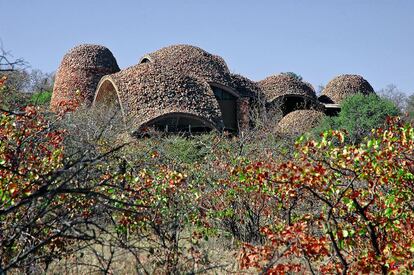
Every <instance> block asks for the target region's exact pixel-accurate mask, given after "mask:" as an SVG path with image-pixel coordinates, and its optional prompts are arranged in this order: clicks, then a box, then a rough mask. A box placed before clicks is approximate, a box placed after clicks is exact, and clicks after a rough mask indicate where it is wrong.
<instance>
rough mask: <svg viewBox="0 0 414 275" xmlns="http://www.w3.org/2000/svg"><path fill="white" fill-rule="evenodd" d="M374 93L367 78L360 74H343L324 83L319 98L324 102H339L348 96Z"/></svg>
mask: <svg viewBox="0 0 414 275" xmlns="http://www.w3.org/2000/svg"><path fill="white" fill-rule="evenodd" d="M357 93H362V94H365V95H367V94H371V93H374V89H373V88H372V86H371V84H369V82H368V81H367V80H365V79H364V78H363V77H362V76H360V75H351V74H344V75H340V76H337V77H335V78H334V79H332V80H331V81H329V83H328V84H327V85H326V87H325V89H324V90H323V91H322V95H321V96H320V98H319V100H320V101H321V102H324V103H338V104H339V103H341V102H342V100H343V99H344V98H346V97H348V96H351V95H354V94H357Z"/></svg>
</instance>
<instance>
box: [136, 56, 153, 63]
mask: <svg viewBox="0 0 414 275" xmlns="http://www.w3.org/2000/svg"><path fill="white" fill-rule="evenodd" d="M151 62H152V60H151V57H150V56H149V55H147V54H146V55H144V56H143V57H141V59H140V60H139V62H138V64H142V63H151Z"/></svg>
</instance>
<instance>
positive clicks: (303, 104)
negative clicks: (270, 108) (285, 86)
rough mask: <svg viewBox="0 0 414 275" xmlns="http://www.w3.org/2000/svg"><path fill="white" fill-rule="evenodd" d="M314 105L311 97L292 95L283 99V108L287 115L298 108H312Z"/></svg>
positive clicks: (284, 113)
mask: <svg viewBox="0 0 414 275" xmlns="http://www.w3.org/2000/svg"><path fill="white" fill-rule="evenodd" d="M313 106H314V104H313V102H312V101H311V100H309V99H306V98H303V97H296V96H291V97H286V98H284V99H283V101H282V105H281V109H282V113H283V116H285V115H287V114H289V113H291V112H293V111H296V110H303V109H311V108H312V107H313Z"/></svg>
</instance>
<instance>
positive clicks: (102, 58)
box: [50, 44, 119, 111]
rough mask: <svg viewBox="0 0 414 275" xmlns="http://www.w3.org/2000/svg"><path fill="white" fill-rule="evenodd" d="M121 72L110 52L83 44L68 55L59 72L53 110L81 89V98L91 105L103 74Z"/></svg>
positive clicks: (54, 90) (73, 96) (52, 100)
mask: <svg viewBox="0 0 414 275" xmlns="http://www.w3.org/2000/svg"><path fill="white" fill-rule="evenodd" d="M118 71H119V67H118V64H117V62H116V60H115V57H114V56H113V55H112V53H111V51H110V50H109V49H107V48H106V47H104V46H99V45H89V44H85V45H80V46H77V47H74V48H73V49H71V50H70V51H69V52H68V53H67V54H65V56H64V57H63V60H62V62H61V64H60V66H59V69H58V70H57V73H56V79H55V84H54V87H53V94H52V99H51V103H50V106H51V109H52V110H54V111H57V110H58V108H59V105H60V104H61V103H62V102H63V101H68V100H73V99H74V98H75V95H76V94H75V93H76V91H77V90H79V92H80V94H79V95H77V96H79V97H80V100H82V101H83V102H85V103H86V104H88V105H89V104H90V103H91V102H92V100H93V97H94V94H95V90H96V87H97V84H98V82H99V80H100V79H101V78H102V76H104V75H107V74H112V73H115V72H118Z"/></svg>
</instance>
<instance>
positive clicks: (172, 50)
mask: <svg viewBox="0 0 414 275" xmlns="http://www.w3.org/2000/svg"><path fill="white" fill-rule="evenodd" d="M146 62H152V63H158V64H162V66H164V67H167V68H171V69H174V70H176V71H177V73H180V74H184V75H194V76H196V77H200V78H203V79H204V80H206V81H207V82H216V83H219V84H222V85H226V86H229V85H228V84H229V82H230V72H229V69H228V67H227V65H226V62H225V61H224V60H223V58H221V57H220V56H217V55H213V54H210V53H208V52H206V51H204V50H203V49H201V48H199V47H195V46H191V45H172V46H168V47H165V48H162V49H160V50H158V51H155V52H153V53H150V54H147V55H145V56H144V57H143V58H141V61H140V63H146Z"/></svg>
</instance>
